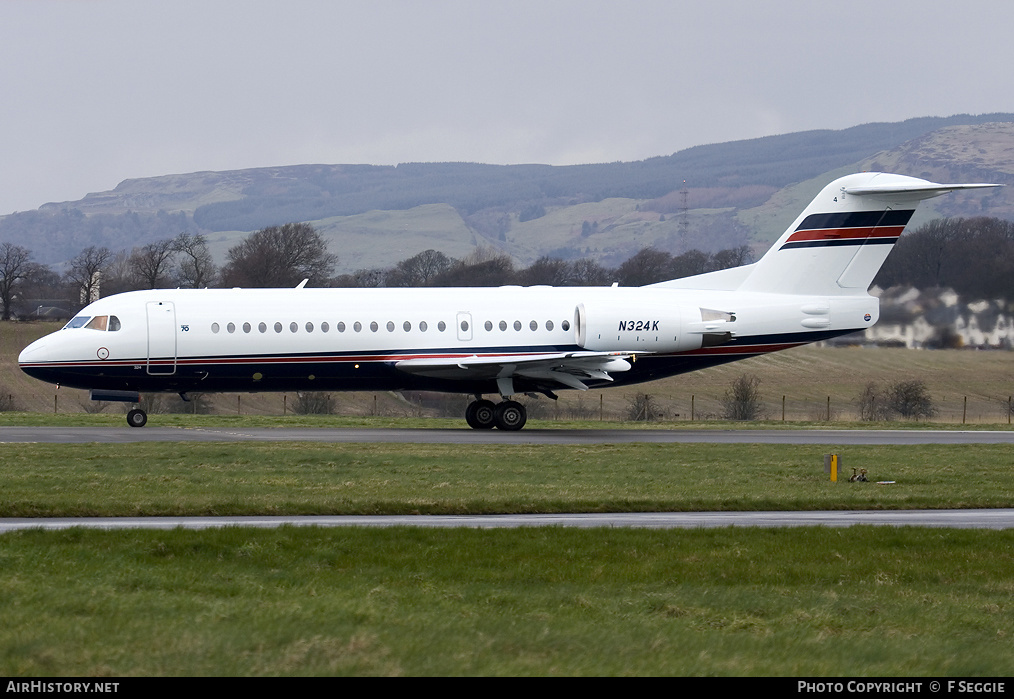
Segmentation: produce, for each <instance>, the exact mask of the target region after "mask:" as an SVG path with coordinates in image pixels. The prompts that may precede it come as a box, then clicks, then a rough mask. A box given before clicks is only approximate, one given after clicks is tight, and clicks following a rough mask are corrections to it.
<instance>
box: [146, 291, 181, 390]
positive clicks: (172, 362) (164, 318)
mask: <svg viewBox="0 0 1014 699" xmlns="http://www.w3.org/2000/svg"><path fill="white" fill-rule="evenodd" d="M148 373H149V374H161V375H168V374H175V373H176V307H175V306H174V305H173V304H172V302H171V301H149V302H148Z"/></svg>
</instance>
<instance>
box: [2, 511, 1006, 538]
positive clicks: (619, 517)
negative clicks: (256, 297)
mask: <svg viewBox="0 0 1014 699" xmlns="http://www.w3.org/2000/svg"><path fill="white" fill-rule="evenodd" d="M855 525H875V526H894V527H902V526H909V527H941V528H952V529H1014V509H997V510H894V511H884V510H855V511H848V510H843V511H833V512H832V511H819V512H623V513H613V514H608V513H607V514H560V515H399V516H394V515H365V516H353V515H347V516H303V517H284V516H283V517H60V518H38V519H34V518H17V519H15V518H11V519H0V534H2V533H7V532H13V531H20V530H27V529H44V530H58V529H70V528H73V527H83V528H86V529H106V530H113V529H176V528H182V529H193V530H199V529H214V528H221V527H254V528H261V529H266V528H276V527H281V526H293V527H429V528H472V529H504V528H520V527H580V528H590V527H623V528H642V529H702V528H714V527H810V526H823V527H851V526H855Z"/></svg>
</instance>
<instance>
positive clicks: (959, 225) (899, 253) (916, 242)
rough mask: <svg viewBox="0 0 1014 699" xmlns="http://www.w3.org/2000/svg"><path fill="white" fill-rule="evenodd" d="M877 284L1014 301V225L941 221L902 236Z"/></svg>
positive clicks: (990, 220)
mask: <svg viewBox="0 0 1014 699" xmlns="http://www.w3.org/2000/svg"><path fill="white" fill-rule="evenodd" d="M874 283H875V284H876V285H877V286H879V287H881V288H882V289H886V288H888V287H891V286H897V285H906V286H914V287H916V288H918V289H930V288H934V287H949V288H951V289H954V291H956V292H957V293H958V294H960V295H961V296H962V298H965V299H967V300H970V301H971V300H977V299H1004V300H1006V301H1008V302H1011V301H1014V222H1012V221H1004V220H1002V219H998V218H989V217H985V216H977V217H972V218H948V219H936V220H934V221H930V222H929V223H927V224H925V225H923V226H920V227H919V228H918V229H916V230H915V231H913V232H912V233H908V234H906V235H903V236H902V237H901V238H900V239H899V240H898V244H897V245H896V246H895V248H894V250H893V251H892V252H891V255H890V257H888V258H887V262H886V263H884V266H883V267H882V268H881V269H880V273H879V274H877V277H876V279H874Z"/></svg>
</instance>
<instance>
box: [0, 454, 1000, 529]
mask: <svg viewBox="0 0 1014 699" xmlns="http://www.w3.org/2000/svg"><path fill="white" fill-rule="evenodd" d="M830 452H834V453H838V454H840V455H841V458H842V460H843V475H842V480H841V481H839V482H838V483H831V482H830V480H829V477H828V476H827V475H826V474H825V473H824V466H823V455H824V454H825V453H830ZM1012 467H1014V453H1012V451H1011V449H1010V447H1009V446H1005V445H920V446H905V447H902V446H894V447H856V446H850V447H840V446H835V445H819V446H795V445H760V444H755V445H724V444H682V445H670V444H623V445H596V446H553V445H487V446H471V447H469V448H468V449H462V448H461V447H460V446H457V445H445V444H432V445H431V444H322V443H305V444H299V443H239V444H229V443H221V444H220V443H215V444H206V443H178V444H167V443H141V444H130V445H122V444H87V445H80V444H6V445H4V457H3V460H2V462H0V482H2V483H3V490H2V493H0V516H4V517H33V516H48V517H56V516H68V517H77V516H128V515H210V514H219V515H259V514H300V515H305V514H413V513H424V514H475V513H490V514H493V513H523V512H530V513H561V512H626V511H641V512H646V511H647V512H650V511H697V510H812V509H832V510H840V509H911V508H945V509H946V508H962V507H1014V479H1012V478H1011V475H1010V474H1011V471H1012ZM852 468H866V469H868V471H869V476H870V478H871V480H872V481H880V480H883V481H895V483H894V484H892V485H878V484H877V483H875V482H870V483H848V482H846V481H845V478H847V476H848V474H850V473H851V470H850V469H852Z"/></svg>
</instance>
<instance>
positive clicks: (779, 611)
mask: <svg viewBox="0 0 1014 699" xmlns="http://www.w3.org/2000/svg"><path fill="white" fill-rule="evenodd" d="M43 330H44V329H43V328H41V327H40V326H34V325H17V324H11V325H8V324H0V354H2V355H3V356H4V357H11V356H12V354H11V353H12V352H13V353H14V355H16V351H17V349H18V348H20V347H21V346H23V345H24V344H27V341H30V339H31V336H32V335H39V334H42V331H43ZM12 361H13V360H10V359H5V360H4V363H3V365H2V366H0V386H3V387H5V388H8V389H9V390H10V391H11V392H12V395H14V396H15V399H16V400H19V401H22V402H23V403H24V405H23V406H22V407H25V408H32V409H34V410H36V411H45V412H46V413H47V414H46V415H45V416H44V417H43V415H42V414H41V413H35V414H31V413H4V414H3V415H2V419H0V422H2V424H38V423H40V422H46V423H48V424H60V425H67V424H111V423H112V424H122V415H113V414H103V415H89V414H86V413H84V411H83V407H82V405H83V404H82V403H81V402H80V398H81V396H80V394H79V393H77V394H76V393H74V392H67V391H65V390H64V389H61V392H60V393H59V394H57V395H58V396H59V397H58V399H57V400H55V401H54V392H53V391H52V390H50V387H45V386H42V385H41V384H39V383H38V382H34V381H33V380H31V379H28V378H27V377H25V376H23V375H21V373H20V372H19V371H18V370H17V367H16V363H14V364H13V366H12ZM1011 364H1012V362H1011V355H1010V354H1009V353H1001V352H981V353H977V352H958V351H954V352H909V351H905V350H830V349H821V348H809V349H800V350H793V351H790V352H786V353H782V354H777V355H771V356H769V357H765V358H761V359H757V360H749V361H747V362H744V363H741V364H738V365H731V366H727V367H723V368H717V369H713V370H709V371H705V372H700V373H698V374H691V375H689V376H686V377H677V378H675V379H669V380H666V381H662V382H657V383H655V384H648V385H647V386H644V387H638V388H637V389H636V390H641V389H645V390H648V391H650V392H651V394H652V395H653V397H654V398H655V399H656V401H657V404H658V405H661V406H662V411H661V417H662V419H661V420H660V421H658V422H653V423H651V426H669V427H674V428H678V427H679V426H683V425H689V424H690V423H689V420H688V417H689V405H690V400H691V399H690V396H693V402H694V409H695V411H697V410H700V412H698V413H697V414H696V415H695V417H713V416H711V415H709V412H710V411H712V410H713V407H712V408H709V407H708V406H709V405H711V406H716V405H717V401H718V398H720V396H721V394H722V392H723V391H724V387H725V386H726V385H727V384H728V382H729V381H731V380H732V379H733V378H735V377H736V376H738V375H739V374H740V373H742V372H743V371H751V372H754V373H756V374H757V375H758V376H760V377H761V381H762V383H761V388H762V393H763V395H764V397H765V401H766V405H767V406H768V415H767V417H768V418H769V420H773V422H768V423H765V424H768V425H780V424H781V421H780V419H779V418H780V407H781V398H780V396H781V395H787V396H789V395H791V396H793V398H792V401H797V403H795V404H794V403H792V402H791V401H790V400H789V399H787V401H786V402H787V403H788V404H789V406H790V408H791V409H790V410H789V415H788V420H789V423H791V422H792V421H810V422H811V423H812V424H826V422H822V421H821V420H820V418H819V416H818V415H817V411H819V410H820V409H823V410H826V404H827V399H826V396H827V395H832V396H834V398H833V401H832V405H833V406H838V405H839V402H840V405H841V406H842V407H841V408H840V409H839V408H837V407H834V408H833V411H834V414H833V415H832V419H833V421H836V423H835V425H834V426H836V427H845V426H849V427H853V426H866V425H861V424H858V423H848V422H841V420H845V419H848V410H849V409H851V408H847V407H846V406H847V405H849V402H848V401H850V400H854V398H855V397H856V396H855V395H854V394H856V393H857V392H858V388H857V386H858V387H861V384H862V382H864V381H865V380H873V381H880V382H886V381H889V380H895V379H897V378H904V377H910V376H911V377H917V378H921V379H923V380H924V381H926V383H927V385H928V387H929V390H930V393H931V395H932V396H933V397H934V400H935V401H936V402H937V404H938V406H940V407H941V408H942V410H941V416H940V417H939V418H938V420H937V421H936V422H934V424H933V426H936V427H939V426H950V427H954V426H960V425H961V411H962V410H964V405H963V403H964V401H963V399H962V398H963V396H966V395H967V396H969V397H970V401H969V403H970V404H971V405H973V406H981V407H973V409H972V411H968V412H966V413H965V415H966V420H967V422H969V423H976V424H980V425H985V424H993V425H995V426H998V427H1000V428H1002V429H1006V428H1007V427H1006V422H1005V420H1006V414H1005V413H1004V412H1002V411H1001V410H1000V406H1001V405H1002V403H1003V401H1004V400H1006V395H1007V394H1008V393H1011V392H1014V391H1012V390H1011V386H1012V385H1014V376H1012V367H1011ZM33 391H38V392H39V393H37V394H33V393H32V392H33ZM43 391H44V392H43ZM33 395H34V397H32V396H33ZM600 395H601V396H602V398H601V403H600V402H599V400H600V399H599V396H600ZM632 395H633V394H632V390H619V391H615V392H608V391H605V392H601V393H594V392H591V393H590V394H581V395H577V396H571V395H568V396H566V397H565V398H564V399H562V400H561V404H558V405H557V406H554V408H553V409H552V410H553V411H555V414H554V413H551V414H549V415H545V416H543V418H542V419H541V420H540V419H534V420H533V425H534V426H549V425H551V424H555V425H560V426H562V425H572V426H583V427H588V426H594V425H597V424H609V423H599V422H598V420H597V419H596V418H597V417H598V412H597V411H598V409H599V408H600V407H601V410H602V415H603V417H606V418H607V419H608V418H611V417H612V418H615V417H617V416H619V415H621V414H622V413H623V412H624V411H625V409H626V407H627V406H626V402H627V401H628V400H629V399H630V397H631V396H632ZM850 396H851V397H850ZM341 400H342V402H341V403H340V407H341V409H342V411H343V412H344V413H346V415H347V416H346V417H341V418H321V417H317V416H309V417H298V418H297V417H293V416H289V417H278V414H280V413H281V412H282V410H281V409H280V406H279V405H278V402H279V401H278V397H277V396H246V395H244V396H242V402H241V403H239V404H237V402H238V398H237V396H234V395H233V396H224V397H221V398H219V399H218V400H217V402H216V403H215V404H214V407H215V410H216V411H217V412H218V414H217V415H211V416H190V415H165V416H161V415H159V416H154V415H153V416H152V420H153V423H152V424H158V422H159V421H162V424H175V425H181V426H193V425H200V424H213V425H218V426H230V425H236V426H255V425H269V426H270V425H279V424H285V425H295V424H305V425H322V424H359V423H363V424H369V425H373V426H383V425H391V424H398V425H402V426H404V425H415V426H451V425H455V426H458V422H459V421H458V420H436V419H433V418H432V417H426V416H427V415H432V413H429V412H427V411H426V410H424V409H421V408H419V407H418V406H413V405H411V404H408V403H406V402H405V401H403V400H401V399H400V398H398V397H396V396H391V395H386V394H381V395H379V396H378V397H377V398H376V399H374V398H373V396H372V395H365V394H364V395H359V396H347V397H342V398H341ZM568 401H570V402H568ZM709 401H710V403H709ZM792 405H795V406H796V407H794V408H793V407H791V406H792ZM232 406H236V409H232ZM54 407H55V408H56V410H55V411H53V408H54ZM955 409H957V410H958V412H957V419H954V417H955V412H954V411H955ZM53 412H55V413H56V414H53ZM110 412H111V411H110ZM230 412H232V413H233V414H231V415H230V414H229V413H230ZM237 412H242V413H244V414H243V416H236V415H235V413H237ZM373 412H378V413H380V414H381V415H380V416H377V417H372V416H371V413H373ZM247 413H255V414H254V415H248V414H247ZM399 416H400V417H399ZM405 416H413V417H405ZM555 418H560V419H564V418H566V419H568V420H580V421H575V422H570V423H564V422H557V421H555ZM815 419H816V421H815ZM617 424H619V423H617ZM625 424H626V425H627V426H635V424H634V423H625ZM699 424H700V423H697V422H695V423H694V425H695V426H698V425H699ZM705 424H706V425H708V426H712V427H728V426H729V424H728V423H722V422H715V421H711V422H708V423H705ZM797 424H806V423H798V422H797ZM905 426H914V425H911V424H907V425H905ZM831 451H834V452H836V453H839V454H841V455H842V458H843V460H844V472H845V474H846V475H848V473H850V470H851V468H852V467H856V468H858V467H864V468H867V469H868V470H869V473H870V476H871V478H872V479H873V480H893V481H896V482H895V484H893V485H885V486H881V485H877V484H875V483H864V484H849V483H847V482H844V481H843V482H839V483H835V484H832V483H830V482H829V481H828V478H827V476H826V475H825V474H824V473H823V454H824V453H828V452H831ZM1012 466H1014V454H1012V453H1011V450H1010V448H1009V447H1003V446H989V445H986V446H978V445H975V446H918V447H842V446H840V445H818V446H772V445H717V444H694V445H651V444H640V445H601V446H590V447H557V446H514V445H490V446H487V447H469V448H468V449H461V448H460V447H454V446H450V445H386V444H319V443H314V444H297V443H288V444H271V443H256V444H251V443H243V444H228V443H223V444H202V443H179V444H176V443H162V444H131V445H123V444H88V445H43V444H5V445H3V451H2V458H0V516H7V517H11V516H28V517H32V516H56V515H65V516H89V515H113V516H121V515H136V514H149V515H151V514H280V513H298V514H310V513H365V514H369V513H380V512H393V513H414V512H420V513H421V512H426V513H438V512H440V513H459V512H460V513H465V512H576V511H606V510H613V511H636V510H642V511H643V510H723V509H724V510H729V509H843V508H848V509H859V508H862V509H866V508H926V507H932V508H937V507H944V508H956V507H1011V506H1014V479H1012V478H1011V475H1010V474H1011V472H1012ZM1011 570H1014V533H1012V532H1007V531H1002V532H997V531H965V530H931V529H919V528H907V527H906V528H882V527H878V528H872V527H852V528H848V529H840V530H837V529H827V528H799V529H796V528H793V529H782V530H762V529H739V528H737V529H733V528H728V529H714V530H686V531H652V530H618V529H596V530H575V529H564V528H532V529H523V530H502V531H500V530H494V531H486V530H440V531H435V530H423V529H412V528H393V529H387V530H374V529H365V528H364V529H358V528H339V529H316V528H282V529H279V530H272V531H264V530H248V529H243V528H233V529H225V530H208V531H199V532H188V531H183V530H174V531H162V532H159V531H122V532H103V531H86V530H82V529H72V530H67V531H60V532H42V531H22V532H17V533H13V534H7V535H3V536H0V571H3V573H2V574H0V675H6V676H65V677H66V676H84V675H94V676H100V677H101V676H108V677H115V676H131V675H134V676H162V675H164V676H171V675H172V676H203V675H215V676H222V675H224V676H233V675H235V676H250V675H256V676H273V675H386V676H398V675H539V676H544V675H584V676H587V675H663V674H665V675H737V676H744V675H754V676H763V675H767V676H812V677H822V676H836V677H840V676H848V677H877V676H884V677H887V676H900V677H919V676H953V677H957V676H1000V677H1002V676H1008V675H1010V674H1011V673H1012V671H1014V655H1012V654H1011V653H1010V650H1009V648H1010V638H1011V634H1012V633H1014V606H1012V605H1011V602H1010V600H1011V596H1012V593H1014V583H1012V579H1011V575H1010V571H1011Z"/></svg>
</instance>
